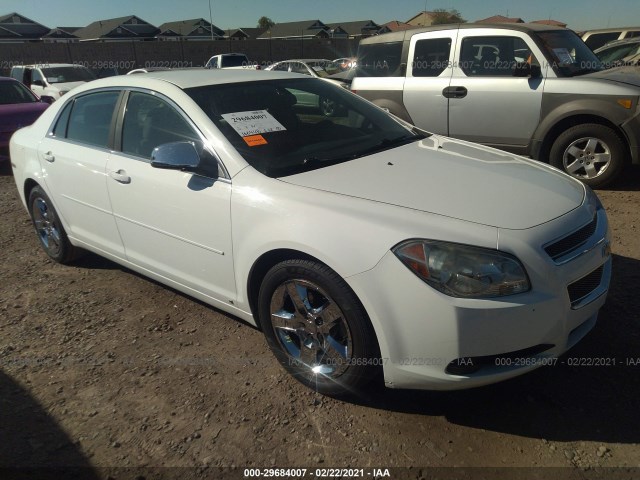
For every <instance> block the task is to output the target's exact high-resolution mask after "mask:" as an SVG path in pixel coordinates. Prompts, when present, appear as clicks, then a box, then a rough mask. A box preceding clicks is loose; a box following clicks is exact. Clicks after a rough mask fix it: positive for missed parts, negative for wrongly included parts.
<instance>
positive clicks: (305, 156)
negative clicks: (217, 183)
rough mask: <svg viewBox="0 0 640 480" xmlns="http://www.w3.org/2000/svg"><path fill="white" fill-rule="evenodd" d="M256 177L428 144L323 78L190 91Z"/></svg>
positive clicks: (298, 170) (363, 101)
mask: <svg viewBox="0 0 640 480" xmlns="http://www.w3.org/2000/svg"><path fill="white" fill-rule="evenodd" d="M185 91H186V92H187V94H188V95H190V96H191V98H193V99H194V101H195V102H196V103H197V104H198V105H199V106H200V107H201V108H202V110H203V111H204V112H205V113H206V114H207V115H208V116H209V118H211V120H212V121H213V123H214V124H215V125H216V126H217V127H218V128H219V129H220V131H221V132H222V133H223V134H224V136H225V137H226V138H227V140H229V142H231V144H232V145H233V146H234V147H235V148H236V150H238V152H239V153H240V154H241V155H242V156H243V157H244V158H245V159H246V160H247V162H249V164H251V166H253V167H254V168H255V169H257V170H258V171H260V172H262V173H264V174H265V175H268V176H270V177H283V176H286V175H293V174H296V173H301V172H305V171H309V170H315V169H317V168H323V167H326V166H329V165H334V164H336V163H341V162H347V161H350V160H353V159H355V158H358V157H363V156H366V155H370V154H373V153H376V152H379V151H382V150H387V149H390V148H393V147H396V146H400V145H403V144H406V143H410V142H414V141H417V140H420V139H422V138H424V135H422V134H420V133H414V132H413V131H412V130H411V129H410V128H409V127H405V126H403V125H401V124H400V123H399V122H398V121H396V120H394V119H393V118H392V117H390V116H389V115H388V114H386V113H385V112H384V111H382V110H380V109H379V108H377V107H375V106H374V105H372V104H370V103H369V102H367V101H366V100H363V99H361V98H360V97H358V96H356V95H354V94H352V93H351V92H348V91H346V90H345V89H344V88H341V87H337V86H335V85H333V84H331V83H329V82H326V81H323V80H318V79H313V78H309V79H286V80H265V81H259V82H244V83H234V84H220V85H208V86H204V87H195V88H189V89H186V90H185Z"/></svg>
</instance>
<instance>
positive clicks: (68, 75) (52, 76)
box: [42, 65, 96, 83]
mask: <svg viewBox="0 0 640 480" xmlns="http://www.w3.org/2000/svg"><path fill="white" fill-rule="evenodd" d="M42 73H43V74H44V76H45V77H47V82H49V83H67V82H90V81H91V80H95V79H96V76H95V75H94V74H93V73H91V71H90V70H89V69H88V68H85V67H83V66H82V65H76V66H71V67H49V68H43V69H42Z"/></svg>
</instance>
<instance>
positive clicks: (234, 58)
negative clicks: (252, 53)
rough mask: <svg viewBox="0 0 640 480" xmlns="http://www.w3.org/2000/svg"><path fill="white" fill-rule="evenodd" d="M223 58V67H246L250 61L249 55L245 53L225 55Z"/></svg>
mask: <svg viewBox="0 0 640 480" xmlns="http://www.w3.org/2000/svg"><path fill="white" fill-rule="evenodd" d="M221 59H222V67H221V68H229V67H246V66H247V64H248V63H249V62H248V60H247V57H245V56H244V55H229V56H225V55H223V56H222V57H221Z"/></svg>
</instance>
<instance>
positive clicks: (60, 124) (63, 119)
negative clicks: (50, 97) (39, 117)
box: [52, 101, 73, 138]
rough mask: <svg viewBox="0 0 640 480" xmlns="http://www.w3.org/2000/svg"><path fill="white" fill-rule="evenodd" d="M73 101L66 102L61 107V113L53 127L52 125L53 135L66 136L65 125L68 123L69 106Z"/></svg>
mask: <svg viewBox="0 0 640 480" xmlns="http://www.w3.org/2000/svg"><path fill="white" fill-rule="evenodd" d="M72 106H73V101H71V102H69V103H67V104H66V105H65V106H64V108H63V109H62V113H61V114H60V116H58V120H57V121H56V125H55V127H53V131H52V133H53V136H54V137H59V138H65V137H66V136H67V125H68V124H69V114H70V113H71V107H72Z"/></svg>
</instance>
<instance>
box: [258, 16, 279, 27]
mask: <svg viewBox="0 0 640 480" xmlns="http://www.w3.org/2000/svg"><path fill="white" fill-rule="evenodd" d="M275 24H276V22H274V21H273V20H271V19H270V18H269V17H260V19H259V20H258V27H260V28H271V27H273V26H274V25H275Z"/></svg>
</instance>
